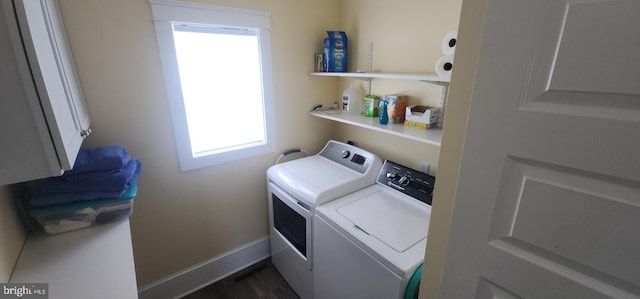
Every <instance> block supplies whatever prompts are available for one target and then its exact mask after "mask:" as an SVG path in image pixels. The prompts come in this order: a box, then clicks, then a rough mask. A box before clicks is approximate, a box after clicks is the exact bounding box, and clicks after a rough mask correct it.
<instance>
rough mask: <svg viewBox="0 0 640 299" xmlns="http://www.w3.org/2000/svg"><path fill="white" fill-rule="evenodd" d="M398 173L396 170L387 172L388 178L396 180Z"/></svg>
mask: <svg viewBox="0 0 640 299" xmlns="http://www.w3.org/2000/svg"><path fill="white" fill-rule="evenodd" d="M397 176H398V175H397V174H396V173H395V172H391V171H389V172H387V178H388V179H390V180H395V179H396V177H397Z"/></svg>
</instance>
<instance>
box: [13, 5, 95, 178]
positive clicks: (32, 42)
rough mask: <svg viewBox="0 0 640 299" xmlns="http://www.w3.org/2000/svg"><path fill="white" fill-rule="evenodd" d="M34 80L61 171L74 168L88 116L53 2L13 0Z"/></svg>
mask: <svg viewBox="0 0 640 299" xmlns="http://www.w3.org/2000/svg"><path fill="white" fill-rule="evenodd" d="M14 3H15V6H16V14H17V17H18V23H19V25H20V32H21V34H22V37H23V44H24V47H25V52H26V54H27V59H28V61H29V66H30V69H31V73H32V76H33V80H34V82H35V85H36V89H37V91H38V95H39V98H40V103H41V106H42V110H43V112H44V115H45V118H46V121H47V125H48V126H49V131H50V133H51V139H52V141H53V143H54V146H55V149H56V152H57V156H58V160H59V162H60V166H61V167H62V169H63V170H69V169H71V168H72V167H73V163H74V162H75V159H76V156H77V153H78V150H79V149H80V145H81V143H82V140H83V139H84V137H86V134H87V132H88V131H87V130H88V127H89V117H88V113H87V110H86V106H85V104H84V99H83V98H82V92H81V91H80V86H79V82H78V79H77V75H76V73H75V68H74V66H73V62H72V59H71V55H70V51H69V48H68V45H67V41H66V36H65V33H64V27H63V25H62V22H61V18H60V15H59V11H58V7H57V3H56V1H55V0H39V1H33V0H15V1H14Z"/></svg>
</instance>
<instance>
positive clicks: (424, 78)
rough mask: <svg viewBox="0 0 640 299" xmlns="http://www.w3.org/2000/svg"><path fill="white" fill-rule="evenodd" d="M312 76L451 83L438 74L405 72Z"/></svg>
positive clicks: (329, 73) (313, 74)
mask: <svg viewBox="0 0 640 299" xmlns="http://www.w3.org/2000/svg"><path fill="white" fill-rule="evenodd" d="M310 75H311V76H319V77H344V78H354V79H360V80H367V81H369V80H371V79H396V80H414V81H421V82H427V83H432V84H438V85H447V84H449V79H447V78H443V77H440V76H438V75H436V74H404V73H334V72H323V73H310Z"/></svg>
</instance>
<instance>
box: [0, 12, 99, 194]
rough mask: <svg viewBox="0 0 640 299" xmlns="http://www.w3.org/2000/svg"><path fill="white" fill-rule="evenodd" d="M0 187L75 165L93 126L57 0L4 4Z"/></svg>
mask: <svg viewBox="0 0 640 299" xmlns="http://www.w3.org/2000/svg"><path fill="white" fill-rule="evenodd" d="M0 91H1V93H0V97H2V100H1V101H0V138H1V140H2V142H0V185H6V184H11V183H16V182H21V181H28V180H33V179H38V178H43V177H49V176H56V175H60V174H61V173H62V172H63V171H64V170H69V169H71V168H72V167H73V163H74V162H75V159H76V156H77V154H78V150H79V149H80V145H81V144H82V141H83V139H84V138H86V136H87V135H88V134H89V133H90V132H91V131H90V130H89V124H90V122H89V115H88V113H87V109H86V105H85V103H84V99H83V96H82V92H81V90H80V84H79V81H78V77H77V75H76V72H75V67H74V65H73V61H72V58H71V53H70V51H69V47H68V45H67V40H66V35H65V32H64V28H63V25H62V20H61V18H60V14H59V11H58V6H57V3H56V1H55V0H12V1H9V0H7V1H2V3H1V4H0Z"/></svg>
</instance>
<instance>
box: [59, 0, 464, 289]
mask: <svg viewBox="0 0 640 299" xmlns="http://www.w3.org/2000/svg"><path fill="white" fill-rule="evenodd" d="M59 2H60V5H61V11H62V15H63V20H64V24H65V26H66V30H67V34H68V38H69V43H70V45H71V50H72V52H73V55H74V60H75V62H76V67H77V69H78V73H79V75H80V79H81V84H82V87H83V90H84V93H85V97H86V101H87V105H88V108H89V113H90V115H91V118H92V129H93V134H92V135H91V137H90V138H89V139H88V140H87V142H86V146H88V147H91V146H99V145H106V144H122V145H124V146H125V147H126V148H127V150H128V151H129V152H130V153H131V154H132V155H133V156H134V157H136V158H139V159H141V160H142V161H143V173H142V176H141V177H140V179H139V186H140V191H139V194H138V196H137V197H136V199H135V204H134V206H135V209H134V214H133V217H132V219H131V226H132V235H133V245H134V255H135V262H136V274H137V279H138V284H139V285H141V286H142V285H146V284H148V283H151V282H153V281H156V280H158V279H160V278H162V277H165V276H167V275H170V274H172V273H175V272H177V271H180V270H182V269H184V268H187V267H189V266H192V265H194V264H197V263H199V262H202V261H204V260H207V259H210V258H212V257H215V256H217V255H219V254H221V253H224V252H226V251H228V250H231V249H234V248H236V247H238V246H241V245H243V244H246V243H248V242H251V241H252V240H255V239H258V238H260V237H262V236H266V235H267V234H268V230H267V228H268V226H267V205H266V184H265V181H266V176H265V171H266V169H267V168H268V167H269V166H270V165H272V164H273V162H274V160H275V158H276V157H277V155H278V154H279V153H280V152H282V151H283V150H285V149H289V148H292V147H301V148H304V149H305V150H307V151H309V152H310V153H314V152H317V151H319V150H320V148H321V147H322V145H324V144H325V143H326V141H327V139H329V138H334V139H338V140H346V139H354V140H356V141H358V142H359V143H360V145H361V146H362V147H364V148H367V149H370V150H372V151H373V152H375V153H377V154H378V155H380V156H381V157H382V158H384V159H391V160H394V161H397V162H399V163H403V164H407V165H409V166H412V167H415V168H417V167H418V163H419V162H422V161H424V162H428V163H430V164H432V165H433V166H436V165H437V163H438V152H439V149H438V148H437V147H434V146H431V145H427V144H423V143H419V142H414V141H409V140H405V139H402V138H398V137H393V136H388V135H385V134H382V133H374V132H373V131H370V130H365V129H360V128H354V127H350V126H346V125H340V124H335V123H333V122H329V121H326V120H321V119H316V118H311V117H309V116H308V114H307V112H308V110H309V109H310V108H311V107H312V106H313V105H314V104H317V103H330V102H333V101H334V100H333V99H336V100H337V99H339V97H340V95H341V93H342V90H344V89H345V88H346V87H347V86H348V84H349V83H352V82H355V83H356V84H359V85H360V86H361V87H362V88H363V87H364V86H363V85H364V84H363V82H359V81H352V80H347V79H335V78H317V77H310V76H308V72H310V71H311V70H312V57H313V55H312V54H313V53H314V52H318V51H319V50H320V49H321V41H322V39H323V38H324V37H325V31H326V30H329V29H340V30H345V31H347V32H348V34H349V38H350V55H351V57H350V59H351V64H350V67H351V68H352V69H354V68H360V69H364V68H366V59H367V49H368V45H369V43H370V42H373V43H374V56H373V69H374V71H383V72H433V67H434V64H435V61H436V60H437V59H438V58H439V57H440V56H441V55H442V54H441V53H440V42H441V39H442V37H443V36H444V34H445V33H446V32H448V31H453V30H456V28H457V24H458V14H459V11H460V3H461V0H456V1H435V0H428V1H424V0H402V1H366V0H343V1H338V0H332V1H326V0H315V1H314V0H303V1H300V0H298V1H295V0H270V1H267V0H242V1H237V0H209V1H207V0H200V1H195V0H194V2H201V3H210V4H216V5H227V6H233V7H239V8H249V9H259V10H267V11H270V12H271V28H272V32H271V38H272V59H273V69H274V74H273V75H274V84H275V105H276V117H277V124H276V126H277V141H278V142H277V146H278V150H277V152H276V153H273V154H270V155H265V156H261V157H257V158H253V159H247V160H244V161H239V162H233V163H228V164H223V165H218V166H213V167H209V168H206V169H200V170H194V171H190V172H186V173H182V172H180V170H179V167H178V161H177V154H176V149H175V144H174V139H173V132H172V126H171V120H170V118H169V108H168V103H167V98H166V94H165V90H164V82H163V79H162V73H161V67H160V61H159V57H158V50H157V44H156V38H155V31H154V27H153V23H152V21H151V12H150V7H149V3H148V1H147V0H110V1H86V0H59ZM338 16H340V18H338ZM373 93H376V94H379V95H384V94H387V93H405V94H408V95H409V96H410V101H411V102H412V103H414V104H426V105H437V103H438V100H439V93H440V89H439V87H437V86H432V85H430V84H427V83H419V82H405V81H394V80H388V82H385V80H376V81H374V85H373ZM238 108H240V107H233V103H230V104H229V106H228V107H225V111H232V109H238ZM431 172H432V173H434V174H435V172H436V167H432V171H431Z"/></svg>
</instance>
